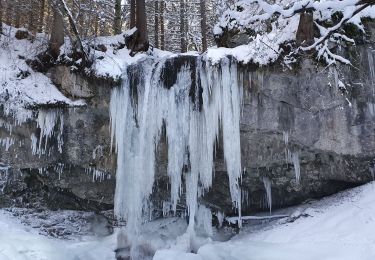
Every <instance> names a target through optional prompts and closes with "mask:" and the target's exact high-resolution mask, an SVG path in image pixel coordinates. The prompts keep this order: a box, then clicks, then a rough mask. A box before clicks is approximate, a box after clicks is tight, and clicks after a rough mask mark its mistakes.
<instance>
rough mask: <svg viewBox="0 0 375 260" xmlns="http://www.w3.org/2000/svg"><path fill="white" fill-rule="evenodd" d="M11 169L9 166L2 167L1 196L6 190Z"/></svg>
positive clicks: (0, 172) (0, 176) (0, 177)
mask: <svg viewBox="0 0 375 260" xmlns="http://www.w3.org/2000/svg"><path fill="white" fill-rule="evenodd" d="M9 169H10V167H9V166H2V165H0V194H3V193H4V188H5V186H6V183H7V181H8V175H9Z"/></svg>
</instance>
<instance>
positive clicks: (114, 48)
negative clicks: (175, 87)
mask: <svg viewBox="0 0 375 260" xmlns="http://www.w3.org/2000/svg"><path fill="white" fill-rule="evenodd" d="M135 30H136V28H133V29H130V30H128V31H125V32H124V33H122V34H118V35H113V36H100V37H93V38H88V39H85V40H84V42H83V44H84V46H85V48H86V49H87V50H89V53H88V55H89V59H90V60H92V61H93V64H92V66H91V67H90V71H88V72H89V73H90V72H91V73H93V74H94V76H96V77H99V78H111V79H114V80H119V79H121V78H122V76H123V74H124V71H125V70H126V67H127V66H129V65H131V64H135V63H137V62H138V61H140V60H142V59H145V58H150V57H151V58H155V59H158V58H162V57H166V56H171V55H173V54H172V53H171V52H168V51H162V50H159V49H156V48H151V49H150V51H148V52H147V53H137V54H136V55H134V56H131V55H130V52H131V51H130V50H129V49H127V48H126V46H125V37H127V36H129V35H132V34H133V33H134V31H135ZM60 50H61V53H60V57H62V56H63V55H64V54H69V53H70V52H71V50H72V47H71V44H70V41H69V40H66V41H65V44H64V45H63V46H61V48H60ZM64 58H66V56H65V57H64ZM77 65H79V64H77Z"/></svg>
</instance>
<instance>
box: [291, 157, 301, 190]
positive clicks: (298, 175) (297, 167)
mask: <svg viewBox="0 0 375 260" xmlns="http://www.w3.org/2000/svg"><path fill="white" fill-rule="evenodd" d="M292 162H293V166H294V172H295V175H296V182H297V184H298V185H299V184H300V179H301V167H300V163H299V154H298V152H294V153H292Z"/></svg>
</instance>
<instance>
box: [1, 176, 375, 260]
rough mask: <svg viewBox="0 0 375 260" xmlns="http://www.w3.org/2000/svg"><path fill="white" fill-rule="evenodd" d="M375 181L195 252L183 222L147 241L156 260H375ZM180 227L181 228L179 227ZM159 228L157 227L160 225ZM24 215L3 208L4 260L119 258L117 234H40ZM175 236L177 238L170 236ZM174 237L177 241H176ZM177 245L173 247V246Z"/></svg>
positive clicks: (167, 223)
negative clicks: (186, 241)
mask: <svg viewBox="0 0 375 260" xmlns="http://www.w3.org/2000/svg"><path fill="white" fill-rule="evenodd" d="M374 202H375V182H373V183H370V184H367V185H364V186H361V187H358V188H355V189H352V190H348V191H345V192H342V193H339V194H337V195H334V196H331V197H327V198H325V199H323V200H321V201H314V202H309V203H306V204H303V205H301V206H299V207H295V208H293V209H288V210H283V211H280V212H275V214H276V213H282V214H285V213H287V212H294V213H293V214H291V216H290V217H289V218H284V219H281V220H279V221H275V222H272V223H271V224H267V225H264V226H263V227H262V228H255V227H254V226H248V227H245V228H244V229H243V230H242V231H241V233H240V234H239V235H237V236H235V237H234V238H232V239H231V240H229V241H227V242H212V241H210V239H206V240H202V239H201V240H200V243H202V242H205V244H204V245H203V246H201V247H200V248H199V249H198V250H197V253H186V252H184V251H182V250H181V248H183V246H181V244H180V245H179V244H178V243H177V244H176V245H174V244H173V242H172V240H175V239H176V236H178V235H180V237H179V238H177V241H179V243H181V242H182V243H183V242H184V238H186V236H181V234H182V233H183V230H185V228H186V223H185V222H184V220H181V221H179V220H176V219H170V220H164V221H156V222H153V223H152V224H151V225H150V224H149V226H148V227H147V228H146V229H147V230H149V231H148V232H149V234H148V235H145V236H144V237H143V240H152V241H151V242H150V241H149V245H150V246H151V247H153V248H155V247H159V248H165V247H169V249H163V250H159V251H157V252H156V255H155V256H154V259H155V260H172V259H173V260H176V259H179V260H252V259H254V260H255V259H256V260H284V259H285V260H294V259H296V260H309V259H311V260H316V259H319V260H335V259H337V260H370V259H371V260H372V259H375V236H374V232H375V203H374ZM176 227H180V228H176ZM158 228H159V229H158ZM38 233H39V231H38V229H37V228H33V227H31V225H28V226H26V225H24V224H22V223H21V221H20V218H19V217H17V216H13V215H12V214H11V213H9V212H8V211H4V210H0V259H1V260H8V259H9V260H19V259H22V260H24V259H26V260H29V259H30V260H42V259H43V260H44V259H46V260H49V259H56V260H59V259H64V260H70V259H71V260H106V259H115V253H114V249H115V248H116V237H117V234H116V232H115V233H114V234H113V235H110V236H107V237H99V236H96V237H94V236H91V237H90V236H81V237H79V236H78V237H76V238H75V239H72V240H64V239H56V238H50V237H46V236H43V235H39V234H38ZM166 236H173V237H166ZM175 241H176V240H175ZM172 248H173V249H172Z"/></svg>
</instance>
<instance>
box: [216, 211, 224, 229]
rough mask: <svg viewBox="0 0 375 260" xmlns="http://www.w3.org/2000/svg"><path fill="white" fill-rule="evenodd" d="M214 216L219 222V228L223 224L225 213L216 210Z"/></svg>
mask: <svg viewBox="0 0 375 260" xmlns="http://www.w3.org/2000/svg"><path fill="white" fill-rule="evenodd" d="M216 217H217V221H218V222H219V228H221V227H222V226H223V222H224V218H225V215H224V213H223V212H221V211H218V212H217V213H216Z"/></svg>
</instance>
